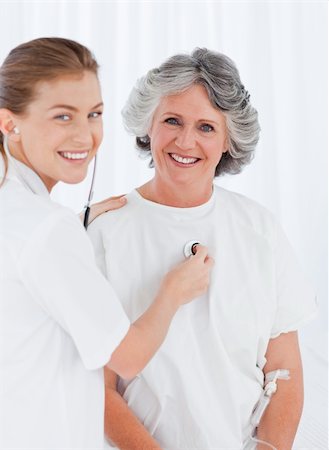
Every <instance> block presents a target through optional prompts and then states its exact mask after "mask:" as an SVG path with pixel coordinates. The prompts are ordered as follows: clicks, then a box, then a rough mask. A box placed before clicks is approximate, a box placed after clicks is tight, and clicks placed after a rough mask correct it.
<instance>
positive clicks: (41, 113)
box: [9, 71, 103, 191]
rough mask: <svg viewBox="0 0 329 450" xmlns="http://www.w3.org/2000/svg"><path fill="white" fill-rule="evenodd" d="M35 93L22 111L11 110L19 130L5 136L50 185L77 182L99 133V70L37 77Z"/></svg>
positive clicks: (100, 105) (13, 152)
mask: <svg viewBox="0 0 329 450" xmlns="http://www.w3.org/2000/svg"><path fill="white" fill-rule="evenodd" d="M35 93H36V95H35V99H34V100H33V101H32V102H31V103H30V104H29V106H28V108H27V111H26V113H25V114H24V115H22V116H16V117H15V116H14V119H13V123H14V124H15V125H16V126H17V128H18V129H19V132H20V133H19V135H15V136H12V138H11V139H10V140H9V146H10V151H11V153H12V155H13V156H14V157H15V158H17V159H18V160H20V161H21V162H23V163H24V164H26V165H27V166H29V167H30V168H31V169H33V170H34V171H35V172H36V173H37V174H38V175H39V176H40V178H41V179H42V181H43V182H44V184H45V185H46V187H47V189H48V190H49V191H50V190H51V189H52V187H53V186H54V185H55V184H56V183H57V182H58V181H63V182H65V183H70V184H71V183H79V182H80V181H82V180H83V179H84V178H85V176H86V174H87V168H88V164H89V162H90V161H91V159H92V158H93V157H94V156H95V154H96V152H97V149H98V147H99V145H100V143H101V140H102V136H103V126H102V117H101V115H102V108H103V103H102V97H101V92H100V86H99V82H98V79H97V76H96V75H95V74H94V73H93V72H90V71H85V72H83V73H82V74H79V75H63V76H60V77H58V78H56V79H54V80H51V81H41V82H39V83H38V84H37V85H36V89H35Z"/></svg>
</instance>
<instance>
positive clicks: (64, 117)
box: [55, 114, 71, 122]
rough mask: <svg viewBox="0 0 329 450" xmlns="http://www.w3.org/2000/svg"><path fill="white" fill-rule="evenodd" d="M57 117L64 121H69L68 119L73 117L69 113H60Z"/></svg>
mask: <svg viewBox="0 0 329 450" xmlns="http://www.w3.org/2000/svg"><path fill="white" fill-rule="evenodd" d="M55 119H59V120H62V121H63V122H67V121H68V120H70V119H71V117H70V116H69V115H68V114H59V115H58V116H56V117H55Z"/></svg>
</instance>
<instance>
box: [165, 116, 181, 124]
mask: <svg viewBox="0 0 329 450" xmlns="http://www.w3.org/2000/svg"><path fill="white" fill-rule="evenodd" d="M165 122H166V123H169V125H178V120H177V119H175V118H174V117H168V119H166V120H165Z"/></svg>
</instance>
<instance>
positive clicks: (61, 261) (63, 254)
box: [18, 209, 130, 369]
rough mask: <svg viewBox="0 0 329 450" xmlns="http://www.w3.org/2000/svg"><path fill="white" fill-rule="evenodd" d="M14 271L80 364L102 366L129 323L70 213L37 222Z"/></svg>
mask: <svg viewBox="0 0 329 450" xmlns="http://www.w3.org/2000/svg"><path fill="white" fill-rule="evenodd" d="M18 270H19V272H20V276H21V279H22V282H23V283H24V285H25V286H26V288H27V289H28V291H29V292H30V294H31V295H32V296H33V298H34V299H35V300H36V301H37V302H38V303H39V304H40V306H41V307H42V308H43V309H44V311H45V312H46V313H47V314H48V315H49V316H50V317H51V318H52V319H53V320H55V321H56V322H57V323H58V324H59V325H60V326H61V327H62V328H63V329H64V330H65V331H66V332H67V333H68V334H69V335H70V336H71V338H72V339H73V341H74V343H75V345H76V347H77V350H78V352H79V354H80V357H81V359H82V361H83V363H84V365H85V367H86V368H87V369H97V368H100V367H103V366H104V365H105V364H106V363H107V362H108V361H109V359H110V357H111V354H112V352H113V351H114V350H115V348H116V347H117V346H118V345H119V343H120V342H121V340H122V339H123V337H124V336H125V334H126V333H127V331H128V328H129V326H130V322H129V320H128V318H127V316H126V314H125V312H124V311H123V309H122V306H121V304H120V302H119V300H118V298H117V296H116V294H115V292H114V290H113V289H112V287H111V285H110V284H109V282H108V281H107V280H106V279H105V277H104V276H103V275H102V274H101V272H100V271H99V270H98V268H97V266H96V263H95V257H94V252H93V248H92V245H91V243H90V241H89V239H88V236H87V234H86V232H85V230H84V228H83V227H82V225H81V223H80V222H79V220H78V218H77V217H75V215H74V213H73V212H72V213H71V211H69V210H66V209H61V210H59V211H58V210H57V211H56V212H54V213H52V214H51V215H50V216H49V217H48V218H47V219H45V220H44V221H42V223H41V224H39V226H38V227H37V229H36V230H35V231H34V233H33V234H32V235H31V237H30V238H29V239H28V242H27V244H26V245H25V246H24V248H23V250H22V252H21V254H20V256H19V260H18Z"/></svg>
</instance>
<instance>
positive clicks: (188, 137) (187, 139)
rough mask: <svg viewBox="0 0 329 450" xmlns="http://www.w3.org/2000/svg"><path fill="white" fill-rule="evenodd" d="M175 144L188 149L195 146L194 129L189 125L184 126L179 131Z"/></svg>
mask: <svg viewBox="0 0 329 450" xmlns="http://www.w3.org/2000/svg"><path fill="white" fill-rule="evenodd" d="M175 144H176V145H177V147H179V148H180V149H182V150H189V149H192V148H194V147H195V134H194V130H193V129H192V128H190V127H184V128H183V129H181V130H180V131H179V134H178V136H177V138H176V140H175Z"/></svg>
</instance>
